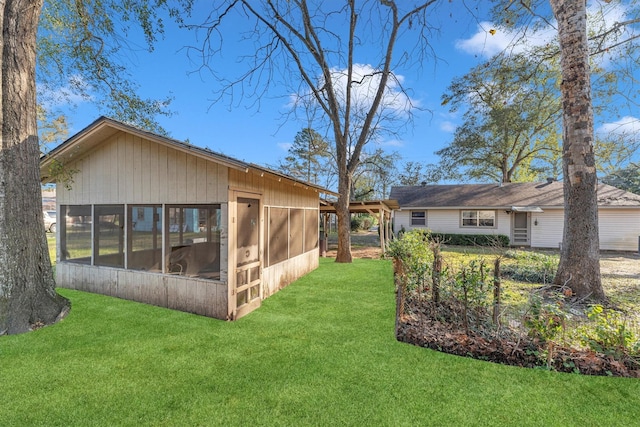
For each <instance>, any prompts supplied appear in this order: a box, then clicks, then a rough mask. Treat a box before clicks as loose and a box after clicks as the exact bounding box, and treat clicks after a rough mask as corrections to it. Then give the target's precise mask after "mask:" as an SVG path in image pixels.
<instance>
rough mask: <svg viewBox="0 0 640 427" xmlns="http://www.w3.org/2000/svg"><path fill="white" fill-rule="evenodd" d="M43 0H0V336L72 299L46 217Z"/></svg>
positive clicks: (59, 310) (44, 319) (54, 313)
mask: <svg viewBox="0 0 640 427" xmlns="http://www.w3.org/2000/svg"><path fill="white" fill-rule="evenodd" d="M41 8H42V0H32V1H29V0H8V1H6V2H2V3H0V21H1V23H2V40H0V49H2V52H1V55H2V56H1V58H2V67H1V73H2V87H1V90H2V94H1V97H0V102H1V103H2V105H1V108H0V125H1V128H2V134H1V135H2V136H1V137H2V141H1V143H0V335H2V334H15V333H21V332H25V331H28V330H30V329H32V328H33V327H37V326H40V325H46V324H50V323H53V322H55V321H56V320H57V319H59V318H60V316H61V315H64V314H65V313H66V312H67V311H68V308H69V302H68V301H67V300H66V299H64V298H62V297H60V296H59V295H58V294H57V293H56V291H55V283H54V280H53V271H52V268H51V260H50V259H49V250H48V248H47V239H46V235H45V230H44V224H43V218H42V195H41V192H40V162H39V159H40V149H39V145H38V135H37V130H36V99H35V98H36V91H35V66H36V52H35V49H36V30H37V26H38V18H39V15H40V10H41Z"/></svg>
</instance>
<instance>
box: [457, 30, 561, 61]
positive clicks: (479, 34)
mask: <svg viewBox="0 0 640 427" xmlns="http://www.w3.org/2000/svg"><path fill="white" fill-rule="evenodd" d="M555 34H556V33H555V29H553V28H551V27H546V28H543V29H539V30H535V31H528V33H527V32H525V29H524V28H516V29H508V28H505V27H501V26H498V25H494V24H493V23H491V22H488V21H484V22H481V23H479V24H478V28H477V31H476V33H475V34H473V35H472V36H471V37H469V38H468V39H462V40H458V41H456V44H455V46H456V48H457V49H459V50H461V51H463V52H466V53H469V54H471V55H478V56H484V57H487V58H489V57H491V56H493V55H496V54H498V53H500V52H502V51H504V50H505V49H507V48H510V49H511V51H512V52H514V53H522V52H526V50H527V49H529V48H531V47H537V46H544V45H545V44H547V43H550V42H551V41H552V40H553V39H554V37H555Z"/></svg>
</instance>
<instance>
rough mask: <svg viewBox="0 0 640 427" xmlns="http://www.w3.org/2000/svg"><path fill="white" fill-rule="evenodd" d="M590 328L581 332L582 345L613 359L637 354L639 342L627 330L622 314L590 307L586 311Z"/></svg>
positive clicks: (599, 306) (598, 306)
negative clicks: (591, 323) (590, 324)
mask: <svg viewBox="0 0 640 427" xmlns="http://www.w3.org/2000/svg"><path fill="white" fill-rule="evenodd" d="M587 316H588V317H589V320H591V321H592V322H593V327H592V328H586V329H583V330H582V337H581V341H582V344H584V345H586V346H588V347H589V348H591V349H592V350H594V351H597V352H600V353H604V354H607V355H610V356H614V357H617V358H619V357H622V356H626V355H630V354H638V350H639V349H640V341H639V340H638V337H636V336H635V334H634V333H633V331H632V330H630V329H629V327H628V325H627V322H626V319H625V318H624V316H623V315H622V313H620V312H618V311H615V310H610V309H605V308H603V307H602V306H601V305H592V306H591V307H590V308H589V310H588V311H587Z"/></svg>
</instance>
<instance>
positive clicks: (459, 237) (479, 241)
mask: <svg viewBox="0 0 640 427" xmlns="http://www.w3.org/2000/svg"><path fill="white" fill-rule="evenodd" d="M432 236H433V238H434V239H439V240H440V241H441V242H443V243H446V244H448V245H457V246H497V247H506V246H509V237H508V236H505V235H503V234H449V233H432Z"/></svg>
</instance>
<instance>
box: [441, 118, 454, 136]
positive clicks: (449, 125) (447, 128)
mask: <svg viewBox="0 0 640 427" xmlns="http://www.w3.org/2000/svg"><path fill="white" fill-rule="evenodd" d="M440 130H441V131H443V132H447V133H453V132H455V130H456V124H455V123H453V122H450V121H448V120H445V121H444V122H442V123H440Z"/></svg>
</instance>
